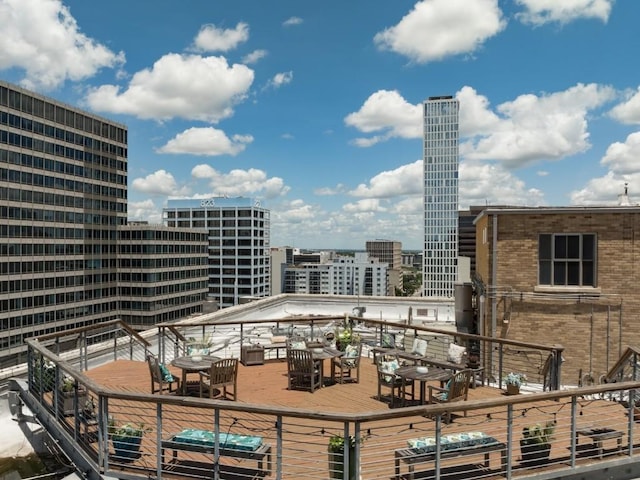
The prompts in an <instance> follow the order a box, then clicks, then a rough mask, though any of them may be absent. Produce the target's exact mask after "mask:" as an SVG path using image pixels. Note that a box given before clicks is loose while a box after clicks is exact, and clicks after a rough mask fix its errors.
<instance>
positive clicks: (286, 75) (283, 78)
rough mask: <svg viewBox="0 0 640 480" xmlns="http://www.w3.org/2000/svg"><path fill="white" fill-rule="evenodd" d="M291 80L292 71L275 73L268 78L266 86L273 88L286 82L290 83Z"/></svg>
mask: <svg viewBox="0 0 640 480" xmlns="http://www.w3.org/2000/svg"><path fill="white" fill-rule="evenodd" d="M292 80H293V72H291V71H289V72H281V73H276V74H275V75H274V76H273V78H272V79H271V80H269V83H268V85H267V86H269V87H273V88H280V87H281V86H283V85H286V84H287V83H291V81H292Z"/></svg>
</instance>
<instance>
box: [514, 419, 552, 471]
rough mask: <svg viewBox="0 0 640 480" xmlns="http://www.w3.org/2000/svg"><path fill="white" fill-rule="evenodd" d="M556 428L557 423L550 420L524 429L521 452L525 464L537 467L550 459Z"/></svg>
mask: <svg viewBox="0 0 640 480" xmlns="http://www.w3.org/2000/svg"><path fill="white" fill-rule="evenodd" d="M555 428H556V424H555V422H554V421H553V420H549V421H548V422H546V423H536V424H535V425H529V426H527V427H524V428H523V429H522V438H521V439H520V452H521V453H522V463H523V464H528V465H536V464H540V463H544V462H546V461H547V460H548V459H549V454H550V452H551V440H552V439H553V433H554V431H555Z"/></svg>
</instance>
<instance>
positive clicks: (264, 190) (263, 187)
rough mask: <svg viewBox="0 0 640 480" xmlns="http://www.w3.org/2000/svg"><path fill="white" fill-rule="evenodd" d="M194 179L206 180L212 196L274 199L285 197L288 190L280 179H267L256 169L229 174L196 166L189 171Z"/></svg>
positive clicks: (207, 166)
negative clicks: (257, 196) (256, 196)
mask: <svg viewBox="0 0 640 480" xmlns="http://www.w3.org/2000/svg"><path fill="white" fill-rule="evenodd" d="M191 175H192V176H193V177H194V178H196V179H202V180H207V181H208V184H209V187H210V188H211V191H212V193H213V194H214V195H228V196H230V197H237V196H252V195H258V194H259V195H261V196H263V197H264V198H275V197H279V196H282V195H285V194H286V193H287V192H289V190H290V188H289V187H287V186H286V185H285V184H284V180H282V178H280V177H271V178H269V177H267V174H266V173H265V172H264V171H262V170H259V169H257V168H250V169H248V170H240V169H235V170H231V171H230V172H229V173H226V174H224V173H221V172H219V171H217V170H216V169H214V168H213V167H211V166H209V165H205V164H202V165H196V166H195V167H194V168H193V169H192V170H191Z"/></svg>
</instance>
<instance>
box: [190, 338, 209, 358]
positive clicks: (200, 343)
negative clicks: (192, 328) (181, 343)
mask: <svg viewBox="0 0 640 480" xmlns="http://www.w3.org/2000/svg"><path fill="white" fill-rule="evenodd" d="M212 344H213V341H212V340H211V337H207V336H205V335H203V336H202V338H200V339H197V338H195V337H189V338H187V344H186V346H187V355H189V356H190V357H192V358H193V360H194V361H196V362H198V361H200V360H202V356H203V355H209V353H210V349H211V345H212Z"/></svg>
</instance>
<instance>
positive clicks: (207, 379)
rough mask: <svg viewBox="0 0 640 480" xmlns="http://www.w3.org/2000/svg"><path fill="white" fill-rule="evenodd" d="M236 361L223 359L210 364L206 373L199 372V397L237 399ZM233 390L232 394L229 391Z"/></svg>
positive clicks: (234, 359)
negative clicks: (205, 395)
mask: <svg viewBox="0 0 640 480" xmlns="http://www.w3.org/2000/svg"><path fill="white" fill-rule="evenodd" d="M237 382H238V359H237V358H223V359H220V360H216V361H215V362H213V363H212V364H211V368H210V369H209V371H208V372H200V397H203V396H204V392H205V390H206V391H208V394H209V398H225V399H229V400H237V399H238V384H237ZM231 388H233V393H231V392H230V391H229V390H230V389H231Z"/></svg>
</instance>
